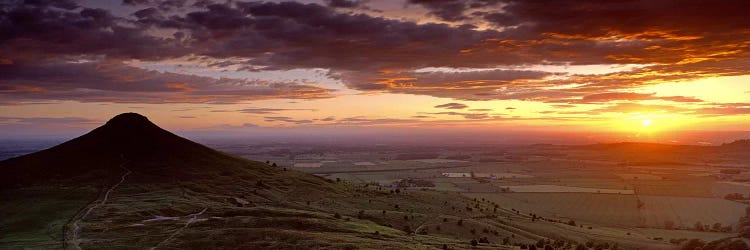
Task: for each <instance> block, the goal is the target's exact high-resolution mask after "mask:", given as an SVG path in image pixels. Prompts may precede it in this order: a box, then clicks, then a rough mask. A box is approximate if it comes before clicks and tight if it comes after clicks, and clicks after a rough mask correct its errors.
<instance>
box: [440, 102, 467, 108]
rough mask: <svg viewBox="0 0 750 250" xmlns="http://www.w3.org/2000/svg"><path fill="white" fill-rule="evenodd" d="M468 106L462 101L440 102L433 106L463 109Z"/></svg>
mask: <svg viewBox="0 0 750 250" xmlns="http://www.w3.org/2000/svg"><path fill="white" fill-rule="evenodd" d="M468 107H469V106H468V105H466V104H463V103H457V102H451V103H446V104H440V105H437V106H435V108H443V109H465V108H468Z"/></svg>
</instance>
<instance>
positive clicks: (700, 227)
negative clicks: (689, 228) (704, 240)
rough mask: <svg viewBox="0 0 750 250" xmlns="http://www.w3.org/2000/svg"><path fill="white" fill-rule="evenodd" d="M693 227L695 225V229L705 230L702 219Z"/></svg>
mask: <svg viewBox="0 0 750 250" xmlns="http://www.w3.org/2000/svg"><path fill="white" fill-rule="evenodd" d="M693 227H695V230H698V231H703V223H701V222H700V221H699V222H696V223H695V226H693Z"/></svg>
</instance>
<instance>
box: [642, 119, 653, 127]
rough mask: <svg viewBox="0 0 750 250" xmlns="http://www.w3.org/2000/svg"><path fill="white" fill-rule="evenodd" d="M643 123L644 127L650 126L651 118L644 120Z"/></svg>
mask: <svg viewBox="0 0 750 250" xmlns="http://www.w3.org/2000/svg"><path fill="white" fill-rule="evenodd" d="M641 125H643V126H644V127H648V126H651V120H649V119H645V120H643V121H642V122H641Z"/></svg>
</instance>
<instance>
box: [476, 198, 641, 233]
mask: <svg viewBox="0 0 750 250" xmlns="http://www.w3.org/2000/svg"><path fill="white" fill-rule="evenodd" d="M464 195H466V196H468V197H470V198H479V199H481V198H485V199H488V200H490V201H494V202H497V203H499V204H504V206H505V207H507V208H514V209H517V210H520V211H521V212H522V213H536V214H539V215H541V216H545V217H549V218H558V219H566V220H567V219H572V220H576V221H585V222H579V224H580V223H586V222H591V223H597V224H603V225H619V226H630V227H634V226H638V221H639V213H638V203H637V200H636V198H635V196H634V195H618V194H588V193H502V194H479V193H465V194H464Z"/></svg>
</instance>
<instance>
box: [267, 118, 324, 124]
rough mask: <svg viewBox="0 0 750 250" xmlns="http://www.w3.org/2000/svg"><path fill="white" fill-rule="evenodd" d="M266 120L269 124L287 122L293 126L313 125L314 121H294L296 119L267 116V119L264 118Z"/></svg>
mask: <svg viewBox="0 0 750 250" xmlns="http://www.w3.org/2000/svg"><path fill="white" fill-rule="evenodd" d="M264 119H265V120H266V121H267V122H286V123H293V124H310V123H313V121H312V120H307V119H300V120H297V119H294V118H291V117H287V116H266V117H264Z"/></svg>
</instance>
